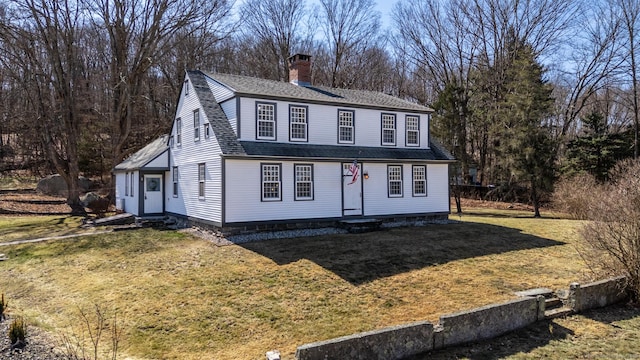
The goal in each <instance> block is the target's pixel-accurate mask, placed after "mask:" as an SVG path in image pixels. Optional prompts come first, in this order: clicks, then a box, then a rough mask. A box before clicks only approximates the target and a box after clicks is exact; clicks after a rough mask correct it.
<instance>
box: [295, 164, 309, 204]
mask: <svg viewBox="0 0 640 360" xmlns="http://www.w3.org/2000/svg"><path fill="white" fill-rule="evenodd" d="M312 174H313V172H312V166H311V165H296V166H295V179H296V190H295V191H296V196H295V198H296V200H301V199H305V200H306V199H312V198H313V179H312V177H313V176H312Z"/></svg>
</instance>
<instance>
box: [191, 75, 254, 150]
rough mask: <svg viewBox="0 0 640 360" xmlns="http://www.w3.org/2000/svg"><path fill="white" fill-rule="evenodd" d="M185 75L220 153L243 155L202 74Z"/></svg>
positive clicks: (234, 134) (236, 138)
mask: <svg viewBox="0 0 640 360" xmlns="http://www.w3.org/2000/svg"><path fill="white" fill-rule="evenodd" d="M187 73H188V74H189V79H191V84H192V85H193V90H194V91H195V92H196V94H197V96H198V99H200V105H201V106H202V110H203V111H204V113H205V114H206V115H207V119H209V124H210V125H211V130H213V134H214V135H215V137H216V140H218V144H219V145H220V149H221V150H222V153H223V154H243V153H244V149H243V148H242V145H240V142H238V137H237V136H236V133H235V132H234V131H233V129H232V128H231V124H230V123H229V120H228V119H227V116H226V115H225V113H224V111H223V110H222V108H221V107H220V105H219V104H218V103H217V102H216V99H215V98H214V96H213V93H212V92H211V89H210V88H209V85H208V84H207V79H205V77H204V74H203V73H202V72H201V71H188V72H187Z"/></svg>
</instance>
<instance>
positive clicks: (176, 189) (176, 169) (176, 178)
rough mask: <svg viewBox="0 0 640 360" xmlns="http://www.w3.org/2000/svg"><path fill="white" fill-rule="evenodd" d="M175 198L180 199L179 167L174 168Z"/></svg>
mask: <svg viewBox="0 0 640 360" xmlns="http://www.w3.org/2000/svg"><path fill="white" fill-rule="evenodd" d="M172 175H173V197H178V167H177V166H174V167H173V174H172Z"/></svg>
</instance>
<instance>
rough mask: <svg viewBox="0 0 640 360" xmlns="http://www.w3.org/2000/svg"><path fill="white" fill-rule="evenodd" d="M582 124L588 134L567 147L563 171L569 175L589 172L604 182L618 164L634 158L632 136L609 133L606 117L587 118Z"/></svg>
mask: <svg viewBox="0 0 640 360" xmlns="http://www.w3.org/2000/svg"><path fill="white" fill-rule="evenodd" d="M582 123H583V125H584V126H585V131H584V132H585V134H584V135H582V136H579V137H578V138H576V139H575V140H572V141H571V142H569V144H568V145H567V164H566V166H565V167H564V169H563V170H564V172H565V173H567V174H568V175H573V174H576V173H579V172H587V173H589V174H591V175H593V176H594V177H595V178H596V179H597V180H598V181H599V182H604V181H606V180H607V179H608V178H609V170H611V168H613V166H614V165H615V164H616V162H618V161H620V160H622V159H625V158H629V157H632V156H633V146H632V145H630V144H632V143H633V133H632V131H627V132H624V133H610V132H609V129H608V126H607V124H606V121H605V118H604V116H603V115H602V114H600V113H597V112H594V113H591V114H589V115H587V116H585V117H584V118H583V119H582Z"/></svg>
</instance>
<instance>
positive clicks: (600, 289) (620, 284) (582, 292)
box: [569, 276, 627, 312]
mask: <svg viewBox="0 0 640 360" xmlns="http://www.w3.org/2000/svg"><path fill="white" fill-rule="evenodd" d="M625 280H626V279H625V277H624V276H620V277H615V278H610V279H606V280H601V281H596V282H593V283H589V284H585V285H580V284H577V283H572V284H571V285H570V288H569V304H570V306H571V308H572V309H573V311H575V312H580V311H584V310H588V309H595V308H600V307H604V306H607V305H611V304H615V303H617V302H620V301H623V300H625V299H626V298H627V294H626V293H625V292H624V283H625Z"/></svg>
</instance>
